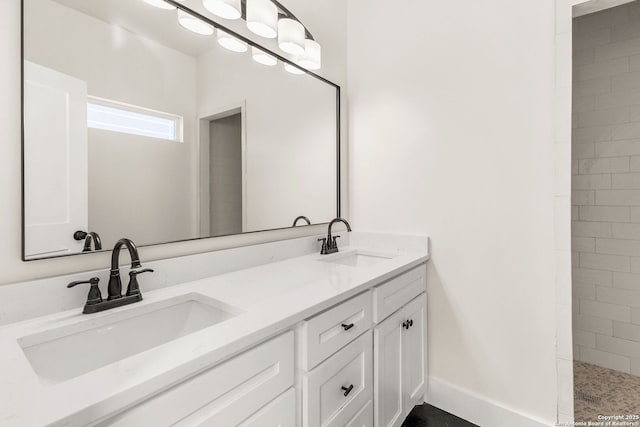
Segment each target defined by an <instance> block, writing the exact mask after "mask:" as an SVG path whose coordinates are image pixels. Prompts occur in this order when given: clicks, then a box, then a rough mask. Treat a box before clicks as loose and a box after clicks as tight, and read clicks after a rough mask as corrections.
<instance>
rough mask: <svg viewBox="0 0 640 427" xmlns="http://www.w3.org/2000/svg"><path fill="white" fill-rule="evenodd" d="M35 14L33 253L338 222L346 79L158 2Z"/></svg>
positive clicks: (29, 109) (78, 1) (28, 87)
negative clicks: (234, 45) (293, 62)
mask: <svg viewBox="0 0 640 427" xmlns="http://www.w3.org/2000/svg"><path fill="white" fill-rule="evenodd" d="M196 3H198V2H195V1H194V2H193V5H191V4H190V2H189V1H186V2H183V4H184V5H186V6H187V7H192V6H193V8H194V9H197V8H198V6H197V4H196ZM23 7H24V24H23V31H24V104H23V109H24V142H23V144H24V177H25V181H24V203H25V207H24V226H25V230H24V232H25V242H24V249H25V253H24V257H25V259H36V258H45V257H50V256H60V255H68V254H74V253H82V252H83V251H93V250H95V249H96V248H97V249H99V247H100V245H96V243H100V244H101V246H103V247H104V249H109V248H110V247H111V246H112V245H113V244H114V243H115V242H116V241H117V240H118V239H119V238H121V237H123V236H126V237H129V238H131V239H132V240H134V241H135V242H136V243H137V244H138V245H149V244H157V243H164V242H173V241H180V240H187V239H195V238H204V237H212V236H222V235H229V234H238V233H245V232H253V231H260V230H268V229H277V228H285V227H291V226H292V224H293V223H294V220H295V219H296V218H297V217H298V216H305V217H307V218H308V219H309V220H310V222H311V223H323V222H328V221H329V220H331V218H333V217H335V216H336V213H337V186H338V182H337V171H336V160H337V159H336V156H337V149H336V146H337V128H338V126H339V125H338V121H337V97H338V88H337V87H336V86H335V85H332V84H330V83H328V82H326V81H323V80H321V79H318V78H316V77H314V76H313V75H310V74H302V75H294V74H292V73H290V72H287V71H286V70H285V69H284V67H283V65H284V64H282V62H281V61H277V60H275V58H274V57H272V56H271V57H270V56H269V55H268V53H267V51H266V49H265V50H261V49H257V48H255V47H254V48H252V47H251V46H247V52H245V53H241V52H234V51H231V50H228V49H225V48H223V47H222V46H221V45H220V44H219V43H218V42H217V41H216V39H217V35H215V34H209V35H204V34H198V33H195V32H193V31H190V30H188V29H186V28H184V26H182V25H180V24H179V23H178V14H179V13H183V12H179V11H178V10H175V9H174V10H164V9H160V8H157V7H153V6H151V5H149V4H148V3H146V2H144V1H138V0H136V1H131V0H24V5H23ZM198 12H199V13H202V14H203V15H205V16H206V11H202V10H198ZM211 19H213V20H216V19H215V17H214V16H211ZM216 32H218V30H216ZM237 41H238V40H237V39H236V42H237ZM252 54H255V55H258V56H259V57H262V59H264V61H261V62H258V60H253V59H252ZM265 54H266V56H265ZM267 59H268V61H267ZM272 60H275V65H271V66H270V65H265V62H266V63H272ZM306 222H307V221H298V223H297V225H305V224H306ZM78 232H79V233H78ZM91 233H94V234H91Z"/></svg>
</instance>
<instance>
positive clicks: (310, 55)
mask: <svg viewBox="0 0 640 427" xmlns="http://www.w3.org/2000/svg"><path fill="white" fill-rule="evenodd" d="M297 64H298V65H300V66H301V67H304V68H306V69H307V70H319V69H320V67H321V65H322V47H320V44H319V43H318V42H316V41H314V40H310V39H306V40H305V41H304V53H303V54H302V55H301V56H300V59H299V60H298V61H297Z"/></svg>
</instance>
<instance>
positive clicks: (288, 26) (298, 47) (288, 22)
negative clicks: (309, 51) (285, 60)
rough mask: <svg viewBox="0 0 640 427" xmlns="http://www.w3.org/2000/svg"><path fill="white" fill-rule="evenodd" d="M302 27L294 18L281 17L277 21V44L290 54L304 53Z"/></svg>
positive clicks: (303, 32)
mask: <svg viewBox="0 0 640 427" xmlns="http://www.w3.org/2000/svg"><path fill="white" fill-rule="evenodd" d="M304 35H305V31H304V27H303V26H302V24H301V23H299V22H298V21H296V20H295V19H290V18H282V19H281V20H279V21H278V46H280V49H282V50H283V51H285V52H287V53H290V54H291V55H302V54H303V53H304Z"/></svg>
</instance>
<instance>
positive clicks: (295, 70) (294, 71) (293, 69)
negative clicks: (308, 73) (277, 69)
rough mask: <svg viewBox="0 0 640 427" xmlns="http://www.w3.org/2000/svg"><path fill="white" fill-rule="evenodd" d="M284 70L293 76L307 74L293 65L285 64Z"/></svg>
mask: <svg viewBox="0 0 640 427" xmlns="http://www.w3.org/2000/svg"><path fill="white" fill-rule="evenodd" d="M284 69H285V70H287V71H288V72H290V73H291V74H297V75H301V74H305V72H304V71H302V70H301V69H300V68H298V67H294V66H293V65H291V64H284Z"/></svg>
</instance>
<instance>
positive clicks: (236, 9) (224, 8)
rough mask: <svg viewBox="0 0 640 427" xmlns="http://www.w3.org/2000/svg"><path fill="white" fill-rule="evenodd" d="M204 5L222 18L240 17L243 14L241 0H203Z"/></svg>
mask: <svg viewBox="0 0 640 427" xmlns="http://www.w3.org/2000/svg"><path fill="white" fill-rule="evenodd" d="M202 5H203V6H204V7H205V9H207V10H208V11H209V12H211V13H213V14H214V15H216V16H219V17H220V18H224V19H238V18H240V17H241V16H242V4H241V0H203V1H202Z"/></svg>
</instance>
